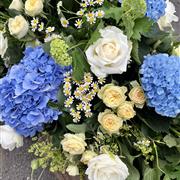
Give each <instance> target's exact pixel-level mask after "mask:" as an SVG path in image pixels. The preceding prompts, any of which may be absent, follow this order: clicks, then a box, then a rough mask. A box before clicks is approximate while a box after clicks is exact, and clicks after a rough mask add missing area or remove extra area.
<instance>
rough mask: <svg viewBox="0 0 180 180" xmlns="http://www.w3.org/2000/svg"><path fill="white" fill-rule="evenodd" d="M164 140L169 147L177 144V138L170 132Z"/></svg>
mask: <svg viewBox="0 0 180 180" xmlns="http://www.w3.org/2000/svg"><path fill="white" fill-rule="evenodd" d="M163 140H164V142H165V143H166V145H167V146H168V147H169V148H172V147H174V146H176V145H177V142H176V139H175V138H174V137H173V136H172V135H170V134H168V135H166V136H165V137H164V138H163Z"/></svg>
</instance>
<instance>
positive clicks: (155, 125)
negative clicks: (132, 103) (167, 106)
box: [136, 108, 172, 132]
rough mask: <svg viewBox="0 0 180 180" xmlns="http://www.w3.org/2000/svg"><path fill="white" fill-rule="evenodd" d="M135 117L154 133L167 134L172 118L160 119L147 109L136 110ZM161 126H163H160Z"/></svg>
mask: <svg viewBox="0 0 180 180" xmlns="http://www.w3.org/2000/svg"><path fill="white" fill-rule="evenodd" d="M136 112H137V116H138V118H139V119H140V120H142V122H144V123H145V124H146V125H147V126H148V127H149V128H151V129H152V130H153V131H155V132H169V128H170V121H172V118H167V117H162V116H160V115H158V114H157V113H155V112H154V111H153V110H151V109H149V108H144V109H143V110H137V111H136ZM162 124H163V125H162Z"/></svg>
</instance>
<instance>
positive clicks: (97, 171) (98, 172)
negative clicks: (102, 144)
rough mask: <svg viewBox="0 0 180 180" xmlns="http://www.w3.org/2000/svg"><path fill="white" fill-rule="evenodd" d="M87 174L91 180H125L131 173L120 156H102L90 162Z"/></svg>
mask: <svg viewBox="0 0 180 180" xmlns="http://www.w3.org/2000/svg"><path fill="white" fill-rule="evenodd" d="M86 174H87V175H88V179H89V180H109V179H110V180H125V179H126V178H127V177H128V175H129V172H128V168H127V166H126V165H125V164H124V163H123V162H122V161H121V160H120V158H119V157H118V156H114V157H110V156H109V155H107V154H101V155H99V156H97V157H95V158H93V159H92V160H90V161H89V163H88V168H87V170H86Z"/></svg>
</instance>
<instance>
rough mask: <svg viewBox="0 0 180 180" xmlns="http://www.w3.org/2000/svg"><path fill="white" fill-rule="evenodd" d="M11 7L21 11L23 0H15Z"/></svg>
mask: <svg viewBox="0 0 180 180" xmlns="http://www.w3.org/2000/svg"><path fill="white" fill-rule="evenodd" d="M9 9H15V10H17V11H21V10H22V9H23V2H22V0H13V1H12V2H11V4H10V5H9Z"/></svg>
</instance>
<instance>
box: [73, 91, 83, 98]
mask: <svg viewBox="0 0 180 180" xmlns="http://www.w3.org/2000/svg"><path fill="white" fill-rule="evenodd" d="M81 95H82V94H81V92H80V91H79V90H78V89H77V90H76V91H75V92H74V96H75V98H76V99H80V98H81Z"/></svg>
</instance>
